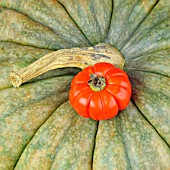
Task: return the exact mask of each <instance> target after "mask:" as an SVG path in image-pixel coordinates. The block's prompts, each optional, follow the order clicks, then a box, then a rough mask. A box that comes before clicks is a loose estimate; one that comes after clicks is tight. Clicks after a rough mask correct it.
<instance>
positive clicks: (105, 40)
mask: <svg viewBox="0 0 170 170" xmlns="http://www.w3.org/2000/svg"><path fill="white" fill-rule="evenodd" d="M111 9H112V10H111V14H110V18H109V25H108V30H107V33H106V37H105V39H104V40H103V42H105V43H109V42H108V37H109V31H110V28H111V21H112V16H113V10H114V0H112V7H111Z"/></svg>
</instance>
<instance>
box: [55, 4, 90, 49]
mask: <svg viewBox="0 0 170 170" xmlns="http://www.w3.org/2000/svg"><path fill="white" fill-rule="evenodd" d="M58 3H59V4H60V5H61V6H62V7H63V8H64V9H65V11H66V12H67V14H68V16H69V17H70V18H71V19H72V21H73V22H74V24H75V25H76V26H77V28H78V29H79V30H80V32H81V33H82V35H83V36H84V37H85V38H86V40H87V42H88V43H89V46H92V43H91V42H90V40H89V39H88V37H87V36H86V34H85V33H84V32H83V30H82V29H81V28H80V27H79V26H78V24H77V23H76V22H75V20H74V18H73V17H72V16H71V15H70V13H69V12H68V10H67V8H66V7H65V6H64V4H62V3H61V2H60V1H58Z"/></svg>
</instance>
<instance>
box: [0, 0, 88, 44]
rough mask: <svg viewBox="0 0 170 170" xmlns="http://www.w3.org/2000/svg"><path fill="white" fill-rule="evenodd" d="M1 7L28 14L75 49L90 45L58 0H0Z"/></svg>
mask: <svg viewBox="0 0 170 170" xmlns="http://www.w3.org/2000/svg"><path fill="white" fill-rule="evenodd" d="M0 5H1V6H3V7H6V8H11V9H14V10H17V11H19V12H21V13H23V14H26V15H27V16H29V17H30V18H32V19H33V20H35V21H37V22H39V23H41V24H43V25H45V26H47V27H49V28H51V29H52V30H53V31H54V32H55V33H56V34H57V35H58V36H59V37H62V38H63V39H64V40H66V41H67V42H68V43H69V44H72V45H73V46H74V47H79V46H88V45H89V42H88V41H87V40H86V38H85V36H83V34H82V33H81V31H80V30H79V28H78V27H77V26H76V24H75V23H74V22H73V20H72V19H71V18H70V16H69V15H68V13H67V11H66V10H65V9H64V8H63V6H62V5H61V4H60V3H59V2H58V1H56V0H48V1H46V0H38V1H37V0H27V1H24V0H0Z"/></svg>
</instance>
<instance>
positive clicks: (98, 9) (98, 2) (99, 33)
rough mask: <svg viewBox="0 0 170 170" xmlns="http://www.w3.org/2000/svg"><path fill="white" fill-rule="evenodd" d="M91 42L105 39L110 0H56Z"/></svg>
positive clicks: (110, 8) (99, 41) (110, 5)
mask: <svg viewBox="0 0 170 170" xmlns="http://www.w3.org/2000/svg"><path fill="white" fill-rule="evenodd" d="M58 1H59V2H60V3H61V4H62V5H63V6H64V7H65V8H66V10H67V11H68V13H69V14H70V16H71V17H72V19H73V20H74V22H75V23H76V24H77V25H78V27H79V28H80V29H81V30H82V32H83V33H84V35H85V36H86V37H87V39H88V40H89V41H90V42H91V43H92V44H93V45H95V44H97V43H101V42H103V41H104V40H105V39H106V36H107V33H108V30H109V26H110V18H111V13H112V0H104V1H103V0H93V1H92V0H85V1H82V0H67V1H65V0H58Z"/></svg>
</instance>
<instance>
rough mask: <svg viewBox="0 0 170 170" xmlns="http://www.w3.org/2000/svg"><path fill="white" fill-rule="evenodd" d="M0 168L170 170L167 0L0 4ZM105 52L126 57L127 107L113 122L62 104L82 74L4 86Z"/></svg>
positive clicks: (62, 72) (65, 72) (68, 71)
mask: <svg viewBox="0 0 170 170" xmlns="http://www.w3.org/2000/svg"><path fill="white" fill-rule="evenodd" d="M0 6H1V7H0V169H2V170H10V169H16V170H20V169H21V170H29V169H30V170H31V169H38V170H41V169H43V170H48V169H57V170H60V169H61V170H64V169H80V170H83V169H85V170H87V169H96V170H105V169H108V170H112V169H116V170H117V169H120V170H123V169H137V170H138V169H155V170H157V169H158V170H159V169H164V170H168V169H170V161H169V160H170V149H169V145H170V112H169V111H170V84H169V82H170V79H169V76H170V67H169V65H170V57H169V56H170V50H169V49H170V34H169V33H170V26H169V24H170V3H169V1H168V0H159V1H157V0H126V1H125V0H115V1H112V0H105V1H103V0H67V1H66V0H58V1H57V0H48V1H45V0H38V1H37V0H27V1H24V0H0ZM99 43H107V44H110V45H111V46H112V47H115V48H117V49H118V50H119V52H120V53H121V54H122V55H123V56H124V58H125V66H124V71H125V72H126V73H127V74H128V76H129V79H130V81H131V83H132V97H131V102H130V103H129V105H128V107H127V108H126V109H125V110H123V111H120V112H119V113H118V115H117V116H116V117H114V118H113V119H110V120H102V121H94V120H92V119H87V118H83V117H81V116H79V115H77V114H76V112H75V111H74V109H73V108H72V107H71V105H70V103H69V101H68V95H69V94H68V93H69V89H70V83H71V80H72V78H73V77H74V75H75V74H77V73H78V72H79V71H80V69H79V68H67V67H66V68H62V69H55V70H53V71H50V72H47V73H45V74H42V75H41V76H38V77H37V78H34V79H32V80H30V81H28V82H27V83H25V84H24V85H22V86H21V87H19V88H15V87H13V86H12V84H11V82H10V80H9V74H10V72H11V71H18V70H20V69H21V68H24V67H26V66H28V65H29V64H31V63H33V62H34V61H36V60H37V59H39V58H40V57H42V56H44V55H46V54H48V53H50V52H52V51H56V50H59V49H63V48H65V49H70V48H73V47H77V48H78V47H81V48H84V47H92V46H94V45H96V44H99Z"/></svg>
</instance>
